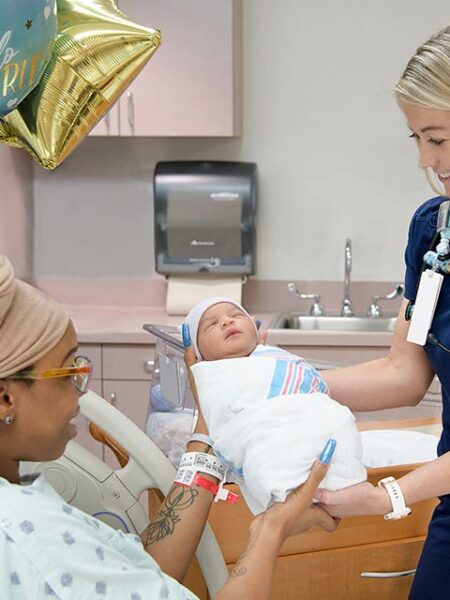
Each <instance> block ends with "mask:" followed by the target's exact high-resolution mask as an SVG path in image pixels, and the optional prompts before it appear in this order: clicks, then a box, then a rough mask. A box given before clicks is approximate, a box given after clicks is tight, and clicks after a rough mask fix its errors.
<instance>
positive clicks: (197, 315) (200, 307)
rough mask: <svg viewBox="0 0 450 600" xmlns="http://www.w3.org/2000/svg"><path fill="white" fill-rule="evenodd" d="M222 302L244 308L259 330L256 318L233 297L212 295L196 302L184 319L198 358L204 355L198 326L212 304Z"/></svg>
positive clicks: (244, 311)
mask: <svg viewBox="0 0 450 600" xmlns="http://www.w3.org/2000/svg"><path fill="white" fill-rule="evenodd" d="M222 302H227V303H228V304H234V306H237V308H239V310H242V312H243V313H244V314H246V315H247V317H248V318H249V319H250V320H251V322H252V323H253V324H254V325H255V330H256V331H258V330H257V327H256V324H255V322H254V320H253V319H252V317H251V316H250V315H249V314H248V312H247V311H246V310H245V308H244V307H243V306H241V305H240V304H239V303H238V302H235V301H234V300H232V299H231V298H227V297H226V296H211V297H210V298H205V300H202V301H201V302H199V303H198V304H196V305H195V306H194V307H193V308H191V310H190V312H189V314H188V315H187V316H186V318H185V319H184V321H183V325H187V326H188V327H189V334H190V336H191V342H192V346H193V348H194V350H195V356H196V357H197V358H201V357H202V355H201V354H200V350H199V349H198V345H197V336H198V326H199V325H200V321H201V319H202V317H203V315H204V314H205V312H206V311H207V310H208V308H211V306H214V305H215V304H221V303H222Z"/></svg>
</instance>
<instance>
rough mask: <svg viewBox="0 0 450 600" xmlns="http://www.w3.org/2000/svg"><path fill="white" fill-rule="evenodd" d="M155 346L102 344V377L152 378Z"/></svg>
mask: <svg viewBox="0 0 450 600" xmlns="http://www.w3.org/2000/svg"><path fill="white" fill-rule="evenodd" d="M154 356H155V347H154V346H150V345H148V346H147V345H128V344H105V345H104V346H103V378H104V379H130V380H136V379H146V380H149V379H151V378H152V370H153V360H154Z"/></svg>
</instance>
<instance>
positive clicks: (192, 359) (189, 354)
mask: <svg viewBox="0 0 450 600" xmlns="http://www.w3.org/2000/svg"><path fill="white" fill-rule="evenodd" d="M183 345H184V347H185V351H184V362H185V365H186V368H187V375H188V381H189V385H190V387H191V392H192V396H193V398H194V402H195V406H196V407H197V413H198V418H197V423H196V426H195V432H196V433H204V434H206V435H207V434H208V427H207V426H206V422H205V419H204V418H203V415H202V411H201V410H200V403H199V401H198V393H197V387H196V385H195V379H194V376H193V375H192V371H191V367H192V365H195V363H197V362H198V359H197V357H196V356H195V350H194V348H193V346H192V344H191V337H190V334H189V328H188V327H187V325H183Z"/></svg>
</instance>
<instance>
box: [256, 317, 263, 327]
mask: <svg viewBox="0 0 450 600" xmlns="http://www.w3.org/2000/svg"><path fill="white" fill-rule="evenodd" d="M255 325H256V329H260V328H261V325H262V321H260V320H259V319H255Z"/></svg>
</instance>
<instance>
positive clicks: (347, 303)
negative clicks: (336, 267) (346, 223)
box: [341, 238, 354, 317]
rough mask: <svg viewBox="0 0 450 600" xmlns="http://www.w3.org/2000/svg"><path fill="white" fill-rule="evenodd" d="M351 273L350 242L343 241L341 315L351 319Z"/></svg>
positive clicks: (347, 240) (348, 239) (348, 240)
mask: <svg viewBox="0 0 450 600" xmlns="http://www.w3.org/2000/svg"><path fill="white" fill-rule="evenodd" d="M351 272H352V240H351V239H350V238H347V239H346V240H345V271H344V299H343V301H342V308H341V315H342V316H343V317H353V314H354V313H353V308H352V301H351V299H350V273H351Z"/></svg>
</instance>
